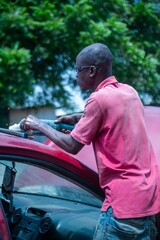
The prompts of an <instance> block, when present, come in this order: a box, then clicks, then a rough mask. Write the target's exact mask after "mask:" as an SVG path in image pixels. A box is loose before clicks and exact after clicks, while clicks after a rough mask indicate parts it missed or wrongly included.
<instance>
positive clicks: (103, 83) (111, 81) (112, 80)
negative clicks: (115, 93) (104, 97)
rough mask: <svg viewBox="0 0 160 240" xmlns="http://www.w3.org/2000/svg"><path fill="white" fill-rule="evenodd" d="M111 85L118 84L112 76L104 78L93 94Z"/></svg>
mask: <svg viewBox="0 0 160 240" xmlns="http://www.w3.org/2000/svg"><path fill="white" fill-rule="evenodd" d="M113 83H118V81H117V80H116V78H115V77H114V76H110V77H108V78H106V79H105V80H103V82H101V83H100V84H99V85H98V87H97V88H96V90H95V92H97V91H98V90H99V89H101V88H104V87H106V86H107V85H109V84H113Z"/></svg>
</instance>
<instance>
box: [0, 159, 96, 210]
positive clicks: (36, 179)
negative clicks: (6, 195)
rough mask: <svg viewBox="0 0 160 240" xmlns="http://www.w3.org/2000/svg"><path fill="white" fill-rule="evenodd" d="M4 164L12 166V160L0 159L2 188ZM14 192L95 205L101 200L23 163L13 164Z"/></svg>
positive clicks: (43, 170) (69, 183)
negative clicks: (14, 173) (14, 174)
mask: <svg viewBox="0 0 160 240" xmlns="http://www.w3.org/2000/svg"><path fill="white" fill-rule="evenodd" d="M6 165H7V166H9V167H10V168H12V167H13V166H12V162H9V161H0V172H1V174H0V186H1V188H2V183H3V176H4V173H5V169H6ZM15 172H16V176H15V182H14V187H13V192H14V193H17V194H18V193H25V194H34V195H42V196H47V197H54V198H60V199H65V200H71V201H76V202H80V203H85V204H89V205H94V206H97V207H100V206H101V201H100V200H99V199H97V198H95V196H93V195H91V194H90V193H89V192H87V191H86V190H84V189H82V188H81V187H79V186H77V185H76V184H74V183H71V182H70V181H69V180H67V179H64V178H62V177H60V176H57V175H56V174H54V173H52V172H49V171H47V170H45V169H42V168H39V167H35V166H32V165H28V164H24V163H16V164H15Z"/></svg>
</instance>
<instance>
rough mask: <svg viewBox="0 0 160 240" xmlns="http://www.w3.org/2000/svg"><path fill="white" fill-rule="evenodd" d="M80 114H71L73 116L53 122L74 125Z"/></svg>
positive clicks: (63, 117)
mask: <svg viewBox="0 0 160 240" xmlns="http://www.w3.org/2000/svg"><path fill="white" fill-rule="evenodd" d="M81 115H82V114H73V115H67V116H61V117H59V118H57V119H56V120H55V123H59V122H63V123H68V124H72V125H75V124H76V123H78V121H79V119H80V118H81Z"/></svg>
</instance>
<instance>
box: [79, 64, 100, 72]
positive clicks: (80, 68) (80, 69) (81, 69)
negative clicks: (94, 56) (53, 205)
mask: <svg viewBox="0 0 160 240" xmlns="http://www.w3.org/2000/svg"><path fill="white" fill-rule="evenodd" d="M91 67H94V68H96V69H97V70H101V68H100V67H98V66H94V65H91V66H81V67H76V68H75V69H76V72H81V71H83V70H84V69H86V68H91Z"/></svg>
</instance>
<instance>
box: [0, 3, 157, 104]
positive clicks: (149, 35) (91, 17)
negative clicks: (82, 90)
mask: <svg viewBox="0 0 160 240" xmlns="http://www.w3.org/2000/svg"><path fill="white" fill-rule="evenodd" d="M159 14H160V5H159V3H158V1H157V2H156V1H133V0H114V1H112V0H107V1H104V0H98V1H93V0H64V1H62V0H16V1H10V0H8V1H5V0H1V2H0V42H1V45H0V103H1V106H2V105H3V106H4V107H8V106H12V105H16V106H18V105H21V104H24V102H26V101H27V97H28V96H30V95H32V91H33V89H34V86H35V85H36V84H38V85H40V86H41V87H42V89H43V94H42V95H40V96H39V98H38V102H37V104H42V103H43V101H44V98H45V101H46V103H51V102H52V103H53V102H59V103H60V104H61V106H66V107H67V106H70V105H71V103H70V98H69V96H68V93H67V91H66V89H65V86H67V85H68V84H70V85H71V86H74V82H73V79H74V78H75V74H73V72H72V71H68V70H72V69H73V68H74V64H75V57H76V54H77V53H78V52H79V51H80V50H81V49H82V48H83V47H85V46H86V45H88V44H91V43H94V42H102V43H105V44H107V45H108V46H109V48H110V49H111V51H112V53H113V56H114V60H113V61H114V63H113V70H114V72H113V74H114V75H115V76H116V77H117V78H118V80H119V81H121V82H125V83H129V84H131V85H132V86H133V87H135V88H136V90H137V91H138V92H139V94H140V96H141V98H142V100H143V102H144V104H152V105H159V104H160V73H159V72H160V71H159V70H160V62H159V59H160V48H159V36H160V18H159ZM69 72H70V73H71V74H70V75H69ZM65 74H66V75H65ZM64 76H66V77H64ZM62 79H63V80H62ZM48 95H49V96H48ZM50 96H52V98H51V97H50Z"/></svg>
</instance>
